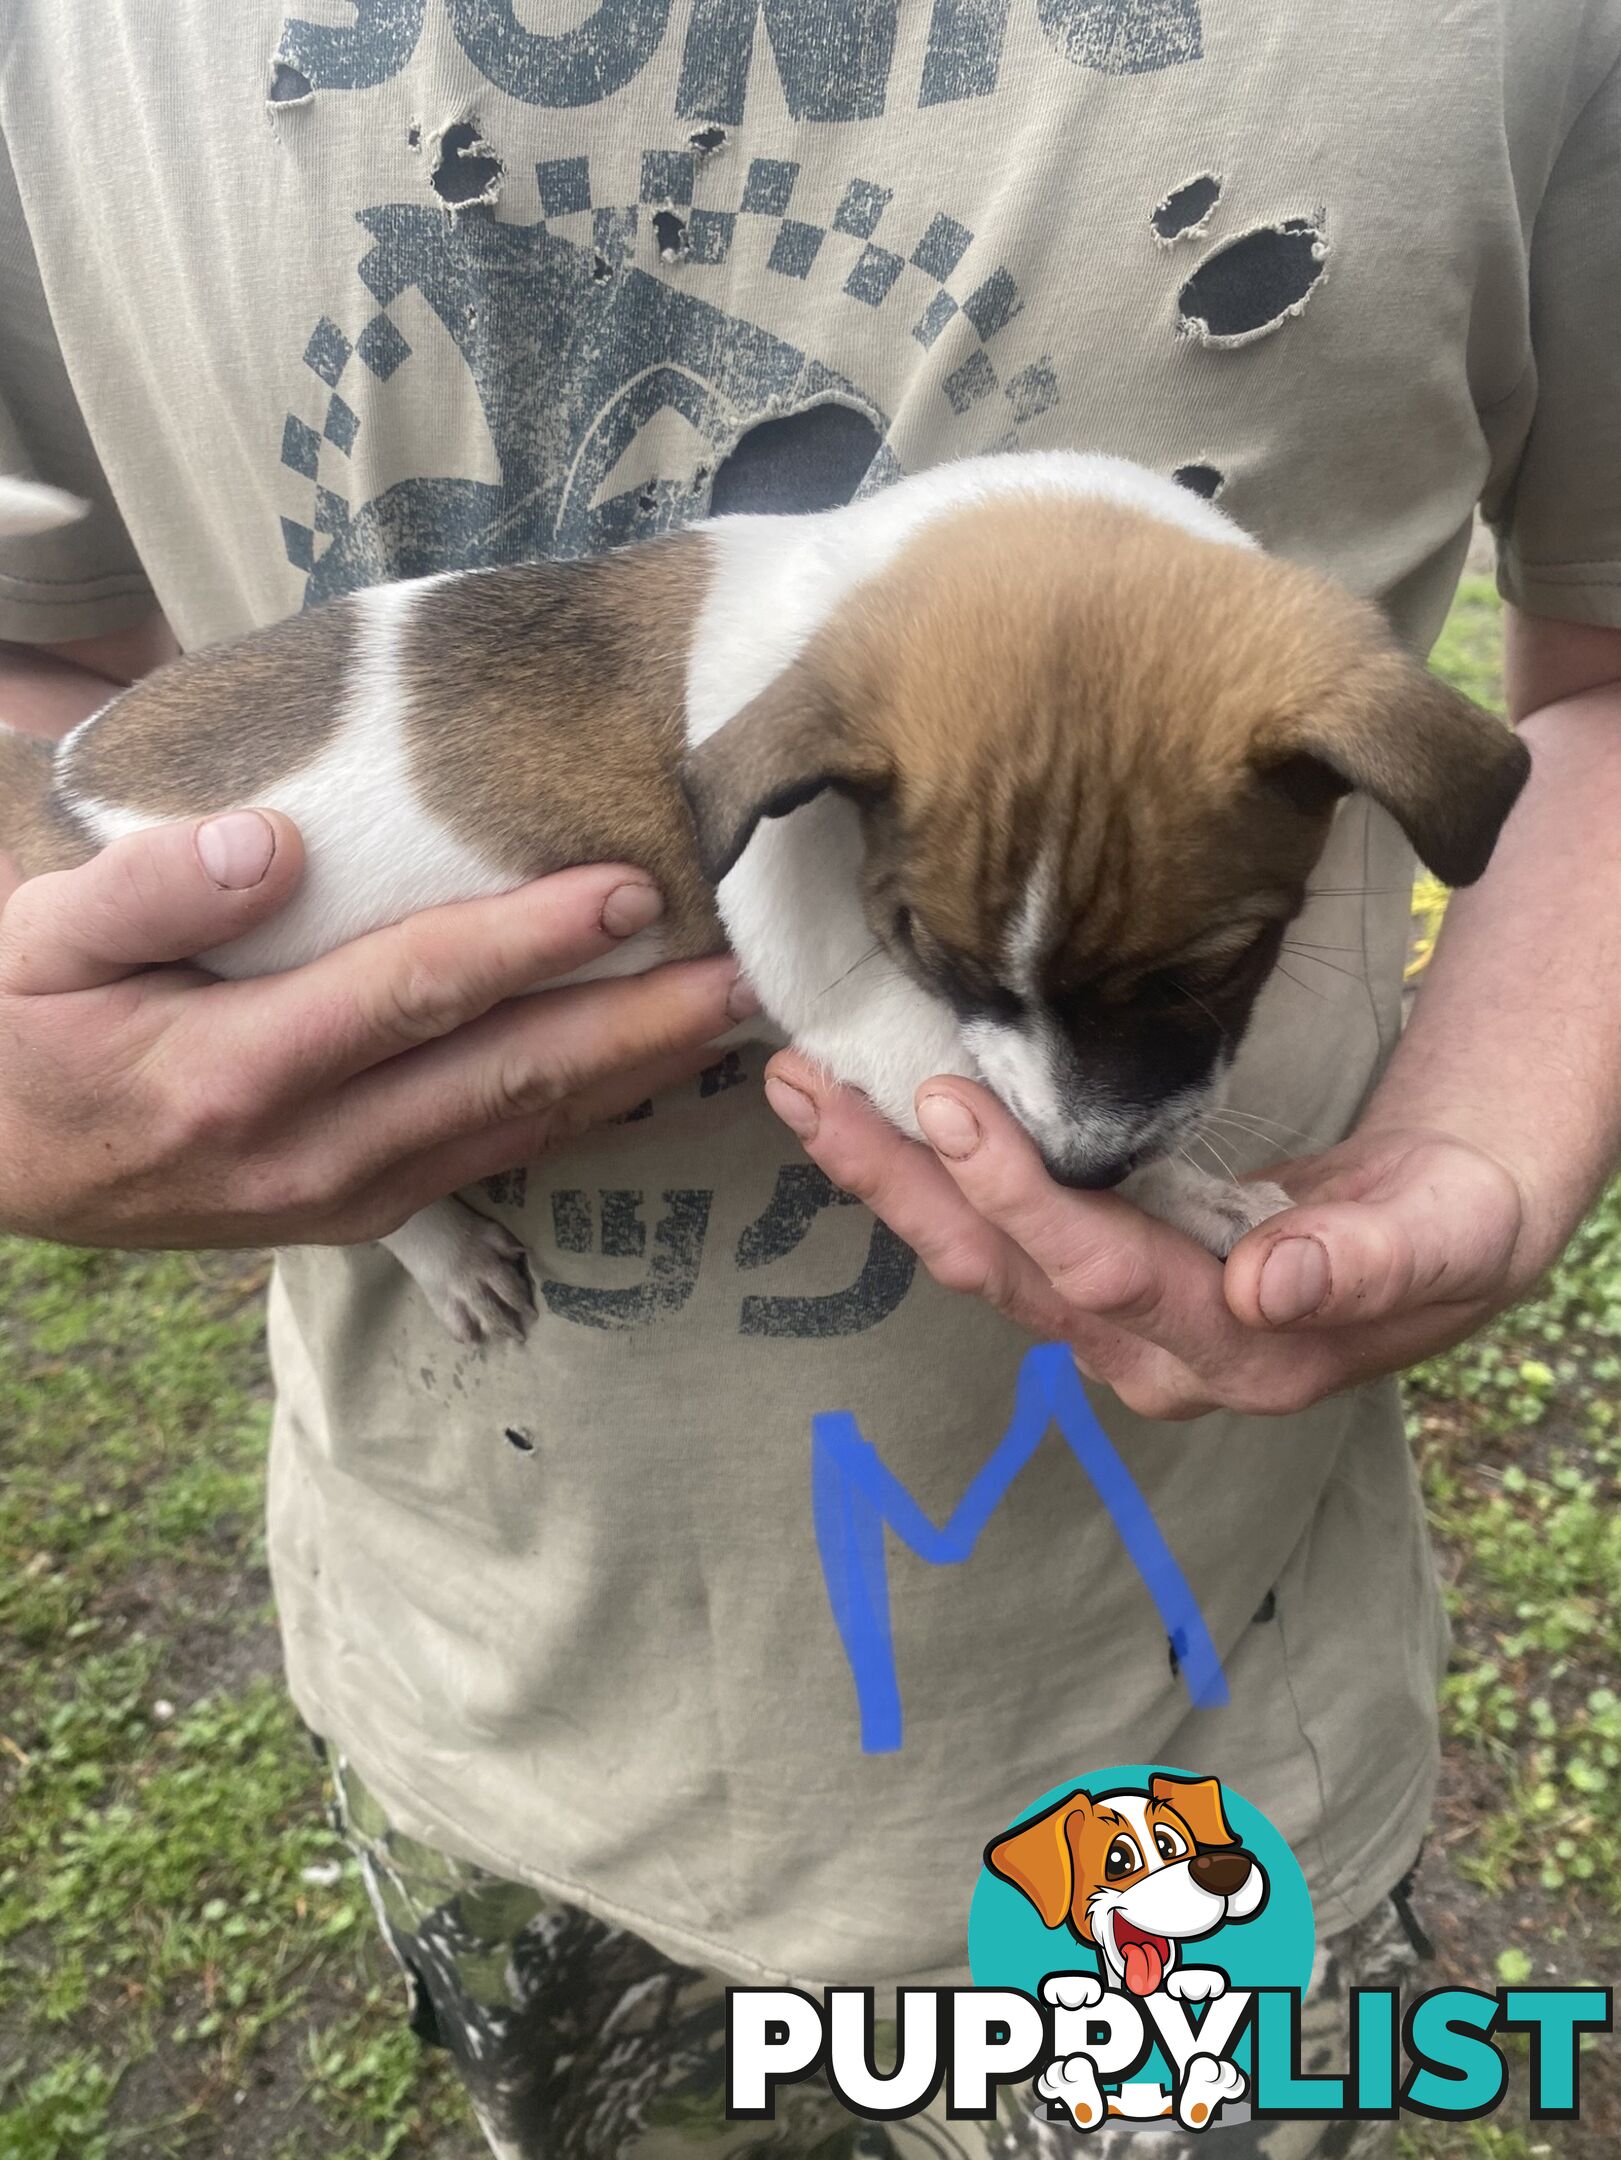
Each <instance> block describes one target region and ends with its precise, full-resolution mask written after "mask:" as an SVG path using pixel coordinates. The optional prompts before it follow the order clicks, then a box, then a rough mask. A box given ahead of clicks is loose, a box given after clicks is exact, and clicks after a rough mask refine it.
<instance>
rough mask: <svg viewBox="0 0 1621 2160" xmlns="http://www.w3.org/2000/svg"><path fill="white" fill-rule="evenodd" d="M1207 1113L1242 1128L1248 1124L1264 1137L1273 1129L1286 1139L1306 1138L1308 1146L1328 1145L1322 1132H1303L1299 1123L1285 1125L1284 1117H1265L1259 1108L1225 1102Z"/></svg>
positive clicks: (1252, 1129)
mask: <svg viewBox="0 0 1621 2160" xmlns="http://www.w3.org/2000/svg"><path fill="white" fill-rule="evenodd" d="M1205 1115H1206V1116H1207V1117H1211V1118H1218V1119H1221V1120H1222V1121H1224V1122H1225V1123H1227V1124H1230V1125H1237V1126H1238V1127H1239V1128H1240V1129H1243V1128H1244V1127H1246V1126H1247V1127H1248V1128H1249V1130H1250V1131H1252V1132H1254V1133H1257V1134H1259V1135H1261V1136H1263V1137H1264V1136H1265V1134H1266V1133H1267V1132H1268V1131H1271V1132H1276V1133H1282V1134H1283V1136H1284V1138H1285V1139H1286V1140H1304V1141H1305V1143H1306V1145H1307V1146H1308V1147H1324V1146H1326V1145H1327V1143H1326V1141H1324V1139H1323V1137H1322V1135H1321V1134H1320V1133H1309V1132H1302V1131H1301V1129H1300V1127H1299V1126H1298V1125H1285V1124H1284V1122H1283V1120H1282V1118H1274V1117H1263V1116H1262V1115H1261V1113H1260V1112H1259V1111H1258V1110H1235V1109H1234V1108H1233V1107H1232V1106H1231V1104H1229V1103H1223V1104H1222V1105H1221V1106H1220V1108H1218V1109H1215V1110H1208V1111H1206V1113H1205Z"/></svg>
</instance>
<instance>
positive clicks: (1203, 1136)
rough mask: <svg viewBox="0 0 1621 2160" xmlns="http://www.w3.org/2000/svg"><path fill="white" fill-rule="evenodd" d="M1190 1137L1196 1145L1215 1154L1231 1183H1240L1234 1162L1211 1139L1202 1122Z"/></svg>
mask: <svg viewBox="0 0 1621 2160" xmlns="http://www.w3.org/2000/svg"><path fill="white" fill-rule="evenodd" d="M1189 1137H1190V1138H1191V1139H1192V1140H1193V1142H1194V1144H1195V1146H1197V1147H1202V1148H1206V1149H1208V1150H1209V1152H1210V1153H1211V1154H1212V1155H1214V1156H1215V1158H1216V1160H1217V1162H1218V1163H1219V1164H1220V1165H1221V1167H1222V1170H1223V1172H1224V1173H1225V1174H1226V1177H1227V1179H1228V1181H1229V1182H1230V1183H1231V1184H1234V1185H1236V1184H1237V1183H1238V1172H1237V1171H1236V1170H1235V1169H1234V1168H1233V1166H1232V1164H1231V1163H1230V1162H1229V1161H1228V1160H1227V1158H1226V1156H1225V1155H1224V1154H1223V1153H1222V1152H1221V1149H1220V1148H1219V1147H1217V1145H1216V1143H1215V1141H1214V1140H1212V1139H1211V1137H1210V1135H1209V1133H1207V1132H1206V1131H1205V1129H1204V1126H1203V1125H1202V1124H1201V1125H1200V1127H1199V1129H1198V1130H1197V1131H1196V1132H1194V1133H1192V1134H1191V1135H1190V1136H1189Z"/></svg>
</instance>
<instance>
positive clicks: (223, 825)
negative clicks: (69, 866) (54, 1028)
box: [0, 810, 304, 997]
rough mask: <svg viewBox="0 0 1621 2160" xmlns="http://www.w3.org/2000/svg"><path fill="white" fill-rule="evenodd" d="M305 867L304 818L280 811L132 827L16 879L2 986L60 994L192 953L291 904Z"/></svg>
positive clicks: (0, 934) (5, 928) (2, 955)
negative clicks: (87, 852) (84, 855)
mask: <svg viewBox="0 0 1621 2160" xmlns="http://www.w3.org/2000/svg"><path fill="white" fill-rule="evenodd" d="M303 871H304V848H303V843H302V841H301V840H300V839H299V836H298V828H297V826H295V825H294V824H293V823H292V822H291V820H290V819H288V818H285V817H283V816H282V815H281V813H280V811H278V810H228V811H226V812H224V813H223V814H222V815H221V816H219V817H212V818H196V819H192V820H191V821H189V822H187V823H184V824H179V825H153V826H149V827H148V828H147V829H146V830H145V831H144V832H138V833H129V834H127V835H126V836H125V837H124V838H123V839H122V840H115V841H114V842H113V843H112V845H111V846H110V847H107V848H103V850H102V851H101V853H100V854H99V855H95V856H92V857H91V859H90V861H89V862H87V863H82V864H80V866H79V867H78V868H77V869H75V870H55V871H51V872H50V873H48V874H47V875H46V876H44V877H37V878H30V879H29V880H28V882H27V883H26V884H24V885H19V886H18V888H17V890H16V892H15V893H13V895H12V897H11V899H10V900H9V901H8V902H7V903H6V910H5V914H4V916H3V917H0V989H3V990H6V991H9V992H11V993H12V994H13V995H20V996H24V997H39V996H52V995H56V994H58V993H61V992H64V991H72V990H91V989H94V988H95V987H96V986H97V985H98V984H101V983H109V982H116V981H117V980H118V979H119V977H120V976H124V975H130V974H134V973H135V972H137V971H138V970H139V969H141V968H147V967H152V966H154V965H156V964H158V963H161V962H164V961H172V960H190V959H192V958H193V957H194V956H195V955H196V954H197V953H200V952H207V951H208V950H209V949H210V947H212V946H215V945H223V944H225V943H226V942H227V941H228V940H229V939H231V938H234V937H240V936H241V935H242V933H243V932H244V931H245V930H251V929H252V928H253V927H254V926H255V924H257V923H261V922H263V921H264V920H265V918H266V917H267V916H269V915H273V914H274V913H275V912H276V910H277V909H278V908H279V907H284V906H285V905H286V903H287V901H288V900H289V899H290V898H291V897H292V893H293V890H294V888H295V887H296V885H297V884H298V881H299V879H300V877H301V876H302V875H303Z"/></svg>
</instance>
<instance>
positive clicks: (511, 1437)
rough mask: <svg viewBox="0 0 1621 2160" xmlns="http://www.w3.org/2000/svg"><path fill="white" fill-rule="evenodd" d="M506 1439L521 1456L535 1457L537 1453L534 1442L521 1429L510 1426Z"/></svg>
mask: <svg viewBox="0 0 1621 2160" xmlns="http://www.w3.org/2000/svg"><path fill="white" fill-rule="evenodd" d="M506 1437H507V1441H508V1444H509V1445H510V1446H512V1447H515V1448H516V1449H517V1451H518V1453H519V1454H520V1455H533V1453H534V1452H535V1443H534V1441H533V1440H531V1439H530V1437H529V1435H528V1434H527V1433H526V1432H524V1431H522V1430H521V1428H520V1427H518V1426H516V1425H509V1426H508V1427H507V1429H506Z"/></svg>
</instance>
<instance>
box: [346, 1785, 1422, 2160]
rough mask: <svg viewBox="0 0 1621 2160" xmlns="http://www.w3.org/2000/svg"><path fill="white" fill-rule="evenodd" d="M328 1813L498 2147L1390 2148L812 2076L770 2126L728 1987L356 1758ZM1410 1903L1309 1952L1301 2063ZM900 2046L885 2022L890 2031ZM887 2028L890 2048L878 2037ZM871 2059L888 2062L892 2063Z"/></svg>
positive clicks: (1385, 2130) (739, 2158) (524, 2159)
mask: <svg viewBox="0 0 1621 2160" xmlns="http://www.w3.org/2000/svg"><path fill="white" fill-rule="evenodd" d="M328 1768H329V1770H330V1771H331V1773H332V1778H333V1785H334V1790H335V1797H336V1803H337V1805H336V1814H337V1820H338V1823H339V1827H340V1828H341V1829H342V1831H343V1833H344V1835H345V1837H346V1839H347V1840H348V1843H349V1845H350V1848H351V1849H352V1851H353V1852H354V1854H355V1856H356V1858H357V1859H358V1861H359V1863H360V1868H361V1872H362V1874H363V1875H364V1878H365V1881H366V1886H367V1889H368V1891H369V1893H370V1896H371V1900H372V1903H373V1905H374V1907H375V1908H376V1911H377V1916H378V1919H379V1921H380V1923H381V1925H382V1929H383V1933H384V1935H385V1937H386V1939H387V1941H388V1943H389V1945H390V1947H391V1949H392V1950H393V1952H394V1955H395V1956H396V1958H397V1959H398V1960H399V1962H400V1965H401V1967H402V1968H403V1970H404V1972H405V1975H406V1979H407V1983H408V1986H409V1989H410V1995H411V2021H412V2024H413V2026H414V2028H415V2030H416V2031H417V2032H419V2033H420V2034H421V2035H422V2036H423V2037H424V2038H425V2039H429V2040H432V2041H436V2042H438V2043H439V2044H440V2045H442V2046H444V2047H447V2048H449V2050H450V2051H451V2053H452V2054H453V2055H454V2056H455V2058H456V2062H457V2065H458V2067H459V2069H460V2072H461V2075H462V2078H463V2081H464V2082H465V2084H466V2086H467V2090H468V2093H469V2095H470V2096H471V2098H472V2102H473V2106H474V2108H475V2110H476V2111H477V2114H478V2118H479V2122H480V2124H481V2125H482V2127H483V2130H484V2134H485V2136H486V2138H487V2139H488V2140H489V2144H490V2148H491V2150H492V2152H494V2153H495V2154H496V2155H498V2160H621V2156H634V2160H698V2155H699V2154H700V2152H701V2155H702V2160H721V2156H722V2155H725V2156H727V2160H755V2156H759V2160H766V2156H776V2160H810V2156H814V2160H1200V2156H1203V2160H1388V2156H1390V2155H1393V2154H1394V2153H1395V2150H1396V2135H1395V2128H1394V2125H1392V2124H1389V2123H1367V2122H1360V2123H1359V2122H1343V2123H1310V2122H1298V2123H1288V2122H1283V2123H1278V2122H1267V2123H1246V2122H1236V2123H1233V2122H1224V2123H1223V2124H1221V2125H1220V2126H1219V2127H1217V2128H1216V2129H1213V2130H1210V2131H1206V2132H1205V2133H1204V2134H1203V2135H1202V2136H1189V2135H1187V2134H1186V2133H1183V2132H1180V2131H1177V2130H1174V2129H1171V2130H1161V2129H1158V2128H1155V2129H1151V2130H1150V2129H1121V2128H1105V2129H1102V2130H1098V2131H1095V2132H1093V2133H1091V2134H1090V2135H1089V2136H1088V2137H1087V2138H1086V2139H1085V2141H1084V2142H1081V2141H1079V2140H1078V2137H1077V2133H1076V2132H1075V2131H1073V2130H1072V2129H1070V2128H1069V2127H1068V2125H1067V2124H1066V2125H1060V2124H1055V2123H1050V2122H1048V2121H1046V2120H1045V2109H1044V2107H1043V2105H1042V2103H1041V2102H1039V2101H1037V2100H1035V2099H1034V2096H1033V2093H1032V2090H1031V2088H1030V2087H1028V2086H1021V2087H1003V2088H999V2092H998V2110H999V2112H998V2118H997V2120H996V2121H994V2122H984V2123H976V2122H960V2121H958V2122H954V2121H950V2120H948V2119H947V2116H946V2113H945V2101H944V2099H943V2098H941V2099H938V2100H936V2101H935V2103H934V2104H933V2105H932V2106H931V2107H929V2108H928V2109H926V2110H925V2111H924V2112H923V2113H921V2114H919V2115H916V2116H913V2117H911V2118H910V2119H909V2120H906V2121H901V2122H868V2121H865V2120H863V2119H862V2118H860V2117H857V2116H853V2115H851V2114H849V2113H848V2112H847V2111H846V2110H845V2109H844V2108H843V2107H842V2106H841V2105H840V2103H839V2102H838V2100H837V2099H836V2098H835V2097H834V2095H833V2093H832V2092H831V2091H830V2090H829V2089H828V2086H827V2085H826V2083H825V2082H824V2080H823V2079H822V2077H821V2076H820V2074H818V2075H817V2076H815V2077H812V2078H808V2079H806V2080H805V2081H804V2082H803V2083H800V2084H796V2085H790V2086H786V2087H784V2088H782V2089H781V2090H780V2091H779V2094H778V2098H777V2116H776V2120H775V2121H774V2122H765V2123H760V2122H735V2121H729V2120H728V2119H727V2117H726V2115H725V2113H724V2106H725V2099H724V2074H725V2073H724V2057H725V2020H726V1983H725V1981H724V1980H723V1979H722V1978H720V1977H719V1976H718V1975H717V1974H714V1973H709V1972H703V1971H699V1970H695V1969H694V1968H692V1967H689V1966H683V1965H677V1964H674V1963H672V1962H671V1960H670V1959H668V1958H666V1957H664V1956H663V1955H662V1954H661V1953H660V1952H659V1951H657V1950H655V1949H653V1947H652V1946H651V1945H650V1944H648V1943H645V1942H643V1941H642V1940H641V1939H640V1937H639V1936H636V1935H632V1934H630V1933H628V1932H627V1931H626V1930H625V1929H623V1928H617V1927H611V1926H609V1925H608V1924H607V1923H606V1922H605V1921H601V1920H596V1919H593V1918H592V1917H591V1916H590V1915H589V1914H587V1913H584V1912H581V1911H580V1910H578V1908H576V1907H574V1906H571V1905H566V1904H563V1903H561V1902H559V1901H558V1900H556V1899H553V1898H549V1897H547V1896H545V1895H544V1894H543V1893H542V1892H540V1891H538V1890H531V1889H528V1888H526V1887H525V1886H523V1885H521V1884H518V1883H511V1882H504V1881H502V1880H501V1879H500V1878H499V1877H498V1876H495V1875H490V1874H487V1873H486V1872H485V1871H484V1870H483V1869H481V1868H477V1867H473V1866H471V1865H469V1864H468V1863H467V1862H465V1861H460V1860H452V1859H448V1858H447V1857H446V1856H445V1855H444V1854H442V1853H439V1852H435V1851H433V1850H431V1849H430V1848H429V1847H427V1846H425V1845H421V1844H419V1843H417V1842H416V1841H415V1840H414V1839H411V1838H407V1837H404V1836H402V1835H401V1834H400V1833H399V1832H398V1831H396V1830H394V1829H392V1828H391V1827H390V1825H389V1823H388V1822H387V1820H386V1818H385V1817H384V1815H383V1812H382V1810H381V1808H380V1807H379V1805H378V1803H377V1802H376V1801H375V1800H374V1799H373V1797H372V1795H371V1794H370V1793H368V1792H367V1791H366V1789H365V1788H364V1786H363V1785H362V1784H361V1783H360V1780H359V1779H358V1778H357V1777H356V1775H355V1773H354V1770H353V1768H352V1767H351V1766H350V1765H348V1764H346V1763H344V1762H343V1761H342V1760H341V1759H340V1758H338V1757H337V1756H336V1755H335V1754H334V1755H331V1756H329V1757H328ZM1418 1955H1419V1953H1418V1951H1417V1950H1416V1949H1415V1947H1414V1942H1413V1924H1412V1921H1411V1916H1410V1914H1409V1913H1408V1912H1407V1911H1406V1908H1405V1906H1404V1905H1403V1904H1401V1903H1400V1902H1399V1901H1398V1900H1397V1899H1396V1898H1394V1897H1392V1898H1386V1899H1385V1900H1384V1901H1383V1902H1382V1903H1381V1904H1380V1905H1379V1906H1377V1907H1376V1908H1375V1910H1374V1911H1373V1913H1372V1914H1371V1915H1370V1916H1369V1918H1368V1919H1366V1920H1365V1921H1363V1922H1362V1923H1361V1925H1360V1926H1358V1927H1355V1928H1352V1929H1350V1930H1349V1931H1348V1932H1346V1933H1345V1934H1343V1935H1340V1936H1335V1937H1330V1938H1329V1939H1328V1940H1327V1941H1325V1942H1321V1943H1319V1945H1318V1948H1317V1963H1316V1967H1315V1969H1314V1971H1313V1974H1312V1981H1311V1988H1310V1992H1309V1994H1308V1996H1307V1999H1306V2004H1305V2009H1304V2012H1303V2020H1302V2035H1301V2067H1302V2069H1304V2070H1306V2071H1308V2072H1310V2071H1313V2070H1326V2071H1333V2070H1334V2069H1336V2068H1338V2067H1342V2066H1343V2059H1344V2045H1345V2041H1344V2036H1345V2032H1346V2028H1347V2024H1348V2011H1347V1997H1348V1994H1349V1991H1350V1990H1351V1989H1352V1988H1353V1987H1377V1986H1386V1987H1389V1986H1397V1987H1399V1986H1401V1985H1402V1984H1403V1983H1404V1982H1405V1981H1406V1980H1407V1979H1408V1978H1409V1976H1410V1975H1411V1974H1412V1972H1413V1970H1414V1968H1415V1967H1416V1965H1417V1963H1418ZM890 2035H891V2038H890V2045H891V2047H892V2046H893V2037H892V2036H893V2028H890ZM882 2037H883V2035H882V2028H880V2034H879V2038H880V2042H881V2041H882ZM875 2067H877V2068H883V2067H886V2065H884V2064H883V2063H882V2062H881V2061H880V2063H879V2064H877V2065H875Z"/></svg>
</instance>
